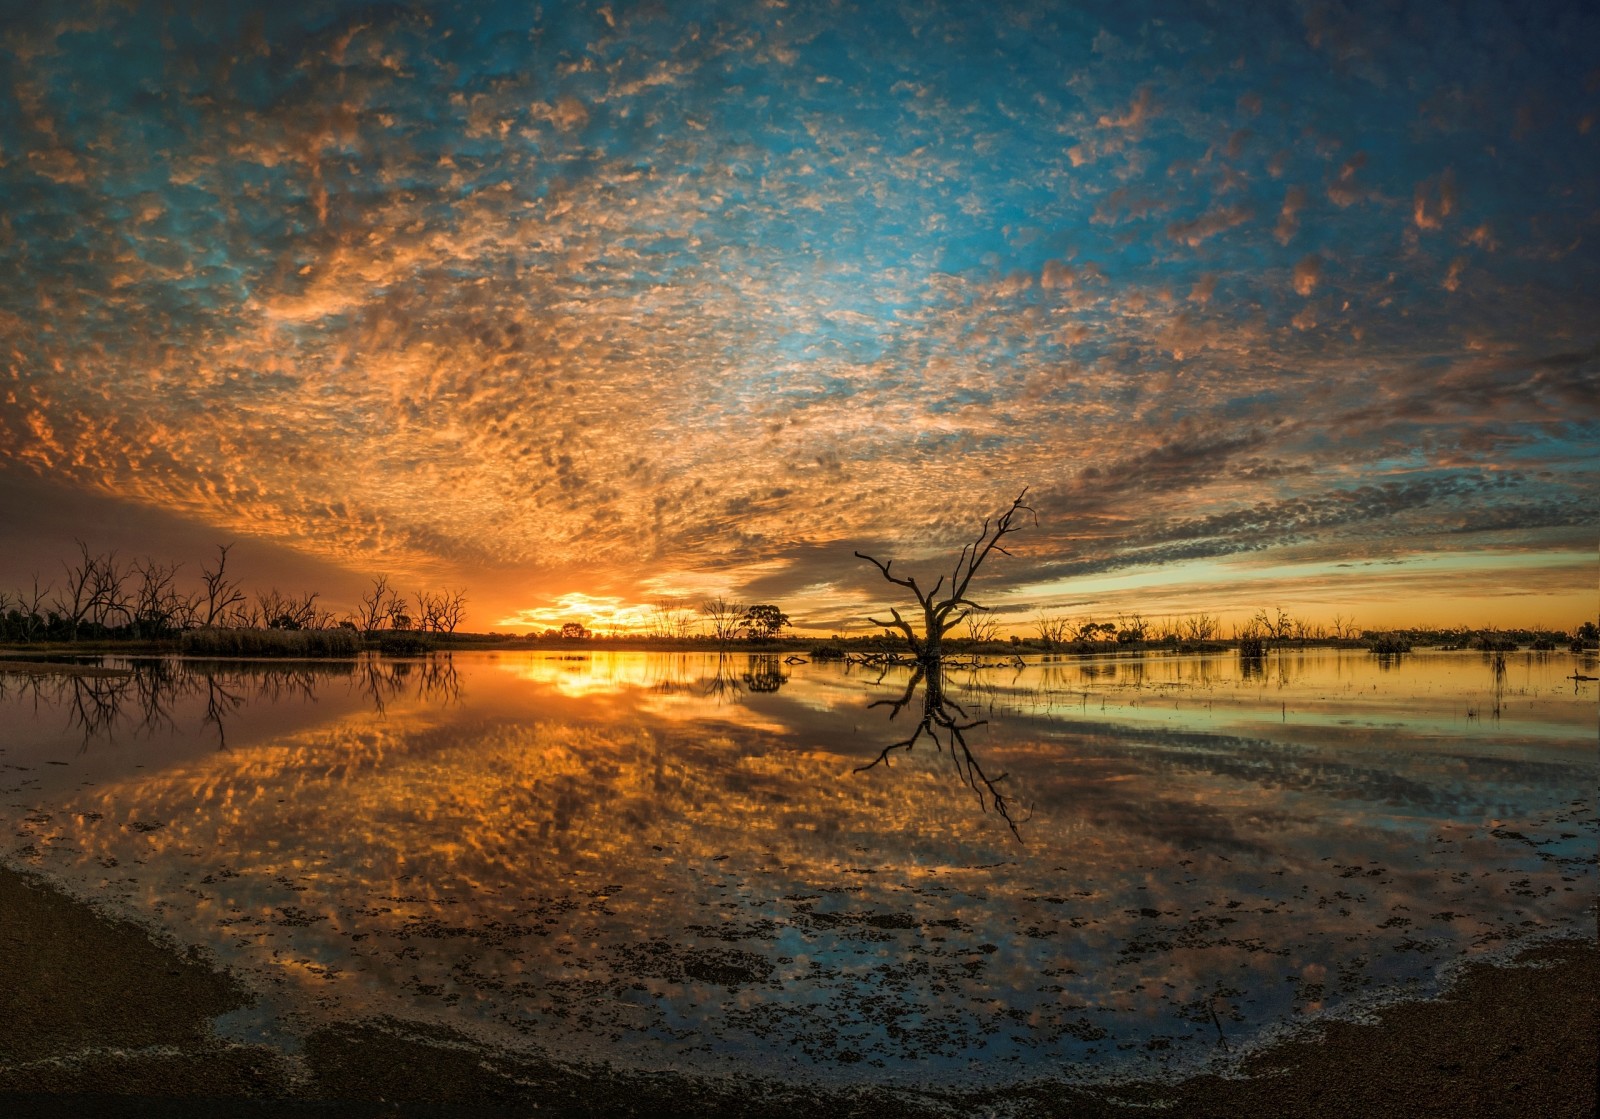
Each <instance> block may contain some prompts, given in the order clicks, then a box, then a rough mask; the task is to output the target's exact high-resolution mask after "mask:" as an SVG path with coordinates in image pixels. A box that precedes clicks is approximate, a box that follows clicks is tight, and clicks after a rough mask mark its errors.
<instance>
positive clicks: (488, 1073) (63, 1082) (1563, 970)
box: [0, 869, 1600, 1119]
mask: <svg viewBox="0 0 1600 1119" xmlns="http://www.w3.org/2000/svg"><path fill="white" fill-rule="evenodd" d="M249 1002H250V995H249V993H248V992H247V991H246V990H245V989H244V988H243V987H242V986H240V985H239V984H238V983H237V982H235V981H234V980H233V979H232V978H231V977H230V976H228V975H227V974H225V973H223V972H220V971H217V970H214V969H213V968H212V967H211V966H209V965H208V964H207V963H206V962H205V961H204V960H202V959H199V958H198V957H195V956H190V955H184V954H182V953H181V952H179V951H177V950H176V949H174V948H171V947H168V946H162V945H159V944H157V943H155V942H154V941H152V940H151V939H150V937H149V936H148V935H147V934H146V933H145V931H144V930H142V929H141V928H139V927H138V926H136V925H133V924H130V923H127V922H121V921H116V920H111V919H107V918H106V917H104V916H102V915H100V914H98V913H96V912H95V911H94V910H93V909H91V908H90V907H88V906H86V905H83V904H81V903H79V902H76V901H74V900H72V899H69V898H67V897H65V896H64V895H62V894H60V893H58V892H56V891H55V890H53V889H51V888H49V887H48V886H47V885H45V884H44V883H43V882H41V881H40V880H38V879H36V878H33V877H31V876H27V875H20V874H17V873H14V872H11V871H9V870H4V869H0V1015H3V1016H0V1113H3V1114H6V1115H8V1116H17V1117H19V1119H20V1117H25V1116H41V1117H42V1116H82V1115H97V1116H102V1115H103V1116H147V1115H148V1116H157V1115H160V1116H175V1117H184V1116H212V1115H215V1116H335V1115H337V1116H345V1115H350V1116H387V1115H395V1116H430V1115H439V1116H444V1115H465V1116H533V1115H539V1116H546V1115H556V1116H603V1115H695V1116H710V1117H727V1119H755V1117H758V1116H772V1117H779V1116H818V1115H825V1116H862V1117H866V1116H871V1117H873V1119H897V1117H902V1116H903V1117H908V1119H910V1117H916V1119H921V1117H934V1116H940V1117H943V1116H973V1115H984V1114H1000V1115H1017V1116H1085V1117H1089V1119H1102V1117H1105V1119H1110V1117H1131V1116H1135V1115H1142V1114H1148V1113H1149V1112H1150V1111H1151V1110H1152V1109H1155V1110H1158V1111H1160V1112H1162V1113H1165V1114H1170V1115H1179V1116H1201V1117H1208V1116H1216V1117H1219V1119H1220V1117H1224V1116H1225V1117H1227V1119H1239V1117H1241V1116H1253V1115H1276V1116H1303V1117H1307V1119H1310V1117H1330V1119H1331V1117H1334V1116H1425V1115H1440V1116H1446V1115H1447V1116H1453V1117H1457V1119H1465V1117H1476V1116H1506V1117H1508V1119H1511V1117H1516V1119H1523V1117H1525V1116H1541V1117H1547V1119H1563V1117H1574V1119H1576V1117H1579V1116H1593V1115H1594V1114H1595V1073H1596V1067H1597V1061H1600V949H1597V945H1596V943H1595V941H1594V939H1592V938H1590V939H1582V940H1565V941H1558V942H1552V943H1546V944H1543V945H1539V946H1535V947H1531V948H1529V949H1527V950H1525V951H1523V952H1522V953H1521V954H1520V955H1518V956H1517V957H1515V958H1514V959H1513V960H1511V961H1509V964H1508V966H1501V967H1491V966H1487V965H1482V964H1478V965H1473V966H1470V967H1468V968H1466V969H1464V971H1463V972H1462V974H1461V976H1460V978H1459V979H1458V981H1457V982H1456V983H1455V984H1454V985H1453V986H1452V987H1451V989H1450V990H1449V991H1448V992H1447V994H1446V995H1445V996H1444V997H1443V998H1441V999H1439V1000H1437V1001H1431V1002H1417V1003H1407V1004H1399V1005H1395V1006H1390V1007H1388V1008H1386V1009H1384V1010H1383V1011H1381V1012H1380V1013H1379V1014H1378V1015H1377V1016H1376V1020H1375V1021H1374V1022H1373V1023H1371V1024H1356V1023H1351V1022H1329V1023H1325V1024H1323V1025H1322V1026H1320V1027H1318V1028H1316V1029H1315V1031H1314V1032H1311V1033H1308V1034H1307V1035H1305V1036H1303V1037H1300V1038H1297V1039H1295V1040H1293V1041H1289V1042H1285V1043H1283V1044H1279V1045H1277V1046H1274V1047H1273V1048H1270V1049H1267V1050H1264V1051H1262V1052H1259V1053H1257V1054H1254V1055H1253V1056H1251V1057H1250V1058H1248V1059H1247V1060H1246V1061H1245V1063H1244V1065H1243V1069H1242V1071H1243V1072H1244V1073H1245V1076H1244V1077H1242V1078H1228V1079H1223V1078H1219V1077H1213V1076H1201V1077H1195V1078H1192V1079H1189V1080H1186V1081H1183V1082H1180V1083H1176V1084H1170V1085H1164V1084H1132V1085H1124V1086H1119V1087H1116V1088H1100V1089H1094V1090H1090V1089H1085V1088H1080V1087H1072V1086H1069V1085H1064V1084H1056V1083H1048V1082H1047V1083H1034V1084H1029V1085H1023V1086H1019V1087H1015V1088H1008V1089H1002V1090H984V1091H974V1092H970V1093H964V1092H959V1091H956V1092H948V1091H947V1092H939V1093H931V1092H930V1093H917V1092H889V1091H886V1090H872V1089H867V1090H852V1091H839V1092H829V1091H824V1090H820V1089H817V1088H812V1087H806V1086H791V1085H785V1084H775V1083H771V1082H763V1081H756V1080H749V1079H742V1078H712V1077H698V1076H691V1075H682V1074H640V1073H635V1072H624V1071H620V1070H615V1069H610V1068H607V1067H604V1066H575V1065H566V1064H561V1063H557V1062H549V1061H539V1060H536V1059H530V1058H529V1057H527V1056H526V1055H512V1054H504V1053H498V1052H486V1051H484V1050H483V1049H482V1048H480V1047H476V1046H473V1045H471V1044H468V1043H467V1042H466V1041H465V1040H464V1039H462V1038H459V1037H456V1036H454V1035H451V1034H449V1033H447V1032H442V1031H428V1032H424V1031H418V1030H417V1029H415V1028H412V1027H408V1026H405V1025H402V1024H400V1023H391V1022H384V1021H368V1022H351V1023H345V1024H340V1025H337V1026H332V1027H327V1028H324V1029H321V1030H318V1031H317V1032H315V1033H313V1034H311V1035H310V1036H309V1037H308V1038H307V1039H306V1041H305V1046H304V1050H303V1052H301V1053H300V1054H298V1055H297V1056H294V1057H285V1056H284V1055H283V1054H282V1053H280V1052H278V1051H277V1050H274V1049H269V1048H266V1047H261V1046H248V1045H238V1044H232V1043H227V1042H224V1041H222V1040H219V1039H218V1038H216V1037H215V1036H214V1035H213V1034H212V1033H211V1031H210V1021H211V1019H212V1018H214V1017H215V1016H217V1015H219V1014H223V1013H225V1012H227V1011H229V1010H232V1009H235V1008H238V1007H242V1006H245V1005H247V1004H248V1003H249Z"/></svg>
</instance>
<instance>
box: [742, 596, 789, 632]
mask: <svg viewBox="0 0 1600 1119" xmlns="http://www.w3.org/2000/svg"><path fill="white" fill-rule="evenodd" d="M739 624H740V626H742V627H743V629H744V631H745V633H746V635H747V636H748V637H749V638H750V640H751V641H771V640H773V639H774V638H776V637H777V636H778V635H779V634H780V633H781V632H782V631H783V628H784V627H785V626H787V625H788V624H789V615H787V614H785V613H784V612H783V611H782V610H779V609H778V608H777V607H776V606H771V605H765V604H763V605H760V606H752V607H750V608H749V609H748V610H746V611H745V612H744V616H743V617H742V618H740V619H739Z"/></svg>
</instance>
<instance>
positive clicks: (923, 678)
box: [855, 661, 1027, 841]
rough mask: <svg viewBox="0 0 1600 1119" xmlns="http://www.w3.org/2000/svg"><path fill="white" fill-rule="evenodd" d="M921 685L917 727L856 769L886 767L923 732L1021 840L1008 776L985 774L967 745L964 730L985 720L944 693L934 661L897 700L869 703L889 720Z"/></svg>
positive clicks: (986, 806)
mask: <svg viewBox="0 0 1600 1119" xmlns="http://www.w3.org/2000/svg"><path fill="white" fill-rule="evenodd" d="M923 684H926V685H927V687H926V689H925V691H924V693H923V704H922V719H921V720H920V721H919V722H918V723H917V728H916V730H914V731H912V732H911V735H910V737H908V738H903V739H901V740H900V741H899V742H891V743H890V744H889V745H887V746H885V747H884V748H883V749H882V750H880V751H879V752H878V756H877V757H876V758H874V759H873V760H872V761H870V762H868V763H867V764H866V765H858V766H856V768H855V772H857V773H863V772H865V771H867V770H869V769H873V768H875V767H877V766H879V765H882V766H883V767H884V768H886V769H887V768H888V767H889V764H890V763H889V757H890V755H891V754H893V753H894V752H895V751H896V750H907V751H909V750H910V749H911V748H912V747H913V746H915V745H916V744H917V741H918V740H919V739H921V738H922V736H923V735H927V736H928V738H929V739H930V740H931V741H932V742H933V744H934V745H935V746H937V747H938V748H939V749H940V750H941V751H942V752H943V753H946V754H948V755H949V756H950V759H951V761H953V762H954V763H955V767H956V772H957V773H958V774H960V776H961V779H962V781H964V782H965V783H966V785H967V787H968V788H969V789H971V790H972V791H973V793H974V794H976V796H977V798H978V806H979V807H980V808H982V809H983V810H984V811H985V812H987V811H989V809H990V808H993V809H994V811H995V812H996V814H998V815H999V816H1000V818H1001V819H1002V820H1004V821H1005V822H1006V827H1008V828H1010V829H1011V834H1012V835H1014V836H1016V838H1017V839H1018V841H1020V840H1021V839H1022V833H1021V832H1020V831H1018V830H1017V824H1018V820H1017V819H1016V817H1015V816H1013V815H1012V802H1011V798H1010V797H1009V796H1008V795H1007V794H1006V793H1003V792H1001V791H1000V782H1002V781H1004V780H1005V779H1006V776H1007V775H1006V774H1004V773H1002V774H1000V775H999V776H998V777H990V776H989V775H988V774H986V773H984V771H983V766H982V765H981V764H980V763H979V762H978V759H977V757H976V756H974V755H973V753H972V750H971V748H970V747H969V746H968V745H967V737H966V732H967V731H969V730H972V729H973V728H974V727H980V726H983V725H984V724H985V723H987V722H988V720H987V719H973V718H971V717H970V716H968V714H967V712H966V711H965V709H963V708H962V706H961V705H960V704H958V703H956V702H955V701H954V700H952V699H950V698H948V697H947V696H946V695H945V693H944V682H943V679H942V675H941V669H940V665H939V663H938V662H937V661H935V662H933V663H931V664H928V665H926V666H923V667H919V668H918V669H917V670H916V671H915V672H914V673H912V675H911V680H910V682H909V683H908V684H907V685H906V690H905V692H904V693H903V694H902V695H901V696H900V698H899V699H880V700H878V701H877V702H876V703H872V704H869V705H868V706H869V707H887V708H889V718H890V720H891V721H892V720H893V719H894V718H895V717H896V716H898V715H899V714H900V712H901V711H903V710H904V709H905V708H906V707H908V706H909V705H910V704H911V701H912V700H913V699H915V698H916V693H917V688H918V686H919V685H923ZM941 736H942V737H941ZM1026 819H1027V817H1023V820H1024V821H1026Z"/></svg>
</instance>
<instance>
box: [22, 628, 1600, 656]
mask: <svg viewBox="0 0 1600 1119" xmlns="http://www.w3.org/2000/svg"><path fill="white" fill-rule="evenodd" d="M1586 637H1587V635H1586V634H1584V633H1583V632H1582V627H1580V630H1579V631H1575V632H1573V633H1560V632H1555V631H1550V630H1544V629H1505V630H1501V629H1492V628H1489V629H1451V630H1421V629H1408V630H1388V631H1363V632H1362V633H1360V634H1359V635H1354V636H1350V637H1345V638H1335V637H1328V636H1323V637H1286V638H1283V639H1276V640H1275V639H1271V638H1262V637H1259V636H1256V635H1250V634H1246V635H1243V636H1239V635H1235V636H1232V637H1217V638H1213V639H1208V640H1184V639H1182V638H1180V637H1177V636H1168V637H1162V638H1157V639H1153V640H1152V639H1142V640H1116V639H1112V640H1088V639H1081V638H1080V639H1072V638H1066V639H1061V640H1046V639H1041V638H1037V637H1015V638H1011V639H989V640H977V641H975V640H970V639H962V638H946V640H945V644H944V649H943V654H942V655H943V656H945V657H949V658H964V657H975V658H989V659H1010V658H1012V657H1016V656H1032V657H1037V656H1040V655H1044V656H1130V655H1172V654H1180V655H1189V654H1216V653H1238V654H1239V655H1240V656H1243V657H1247V658H1248V657H1260V656H1265V655H1267V654H1268V653H1270V652H1273V651H1281V650H1303V649H1365V650H1367V651H1369V652H1371V653H1374V654H1376V655H1379V656H1397V655H1402V654H1405V653H1409V652H1412V651H1413V650H1418V649H1440V650H1446V651H1457V650H1473V651H1479V652H1485V653H1497V652H1501V653H1504V652H1516V651H1519V650H1526V651H1531V652H1554V651H1557V650H1570V651H1572V652H1591V653H1593V652H1597V651H1600V644H1597V643H1596V642H1595V641H1594V640H1591V639H1586ZM518 650H537V651H541V652H551V651H557V652H574V653H592V652H612V651H616V652H621V651H638V652H659V653H744V652H750V653H778V654H788V655H792V656H799V657H804V658H807V659H814V660H820V661H826V660H846V659H849V660H867V661H871V662H874V663H881V662H883V661H886V660H887V661H894V660H896V659H906V658H903V657H902V656H901V654H903V652H904V649H903V643H902V642H900V641H899V640H898V639H897V638H894V637H891V636H888V635H885V634H867V635H856V636H841V635H837V634H835V635H832V636H829V637H809V636H802V635H783V636H777V637H762V638H758V639H748V638H739V639H735V640H719V639H717V638H716V637H714V636H709V635H704V636H701V635H690V636H681V637H675V636H662V635H655V634H638V633H618V634H606V633H599V634H596V633H587V632H586V633H584V634H583V635H581V636H562V635H560V634H559V633H554V634H552V633H539V634H527V635H525V636H524V635H518V634H510V633H422V632H407V631H401V632H392V631H384V632H380V633H375V634H362V633H361V632H359V631H357V630H353V629H346V628H329V629H298V630H295V629H266V628H224V627H211V628H197V629H190V630H183V631H180V632H177V633H172V634H167V635H163V636H160V637H135V636H132V635H120V634H119V635H107V634H101V635H95V636H83V637H80V638H78V639H77V640H70V639H50V638H41V639H38V640H33V641H21V640H17V639H16V638H15V637H12V636H6V637H0V655H3V656H5V657H6V658H9V659H14V660H18V661H38V660H48V659H71V658H75V657H82V656H106V655H112V656H115V655H124V656H163V655H167V656H170V655H181V656H191V657H218V658H225V659H256V658H292V659H302V660H303V659H312V660H316V659H343V658H353V657H357V656H360V655H362V654H363V653H369V652H370V653H380V654H386V655H390V656H409V655H422V654H429V653H448V652H452V651H461V652H467V651H475V652H476V651H518ZM908 663H909V661H908Z"/></svg>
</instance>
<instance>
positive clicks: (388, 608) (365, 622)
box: [356, 575, 409, 634]
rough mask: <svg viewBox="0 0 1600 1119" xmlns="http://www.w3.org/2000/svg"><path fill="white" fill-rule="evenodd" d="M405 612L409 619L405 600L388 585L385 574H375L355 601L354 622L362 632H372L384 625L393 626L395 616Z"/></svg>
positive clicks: (387, 578)
mask: <svg viewBox="0 0 1600 1119" xmlns="http://www.w3.org/2000/svg"><path fill="white" fill-rule="evenodd" d="M399 614H405V615H407V617H408V621H409V612H408V610H407V608H406V602H405V600H404V599H403V598H401V597H400V596H399V595H397V594H395V592H394V588H392V587H390V586H389V577H388V576H387V575H375V576H373V579H372V588H371V589H370V590H368V591H367V592H366V593H365V594H363V595H362V596H361V598H360V599H359V600H358V601H357V602H356V624H357V625H359V626H360V627H361V631H362V632H363V633H367V634H372V633H376V632H377V631H378V630H380V629H383V628H384V627H386V626H387V627H389V628H391V629H393V628H396V627H395V624H394V622H395V617H396V615H399Z"/></svg>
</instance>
